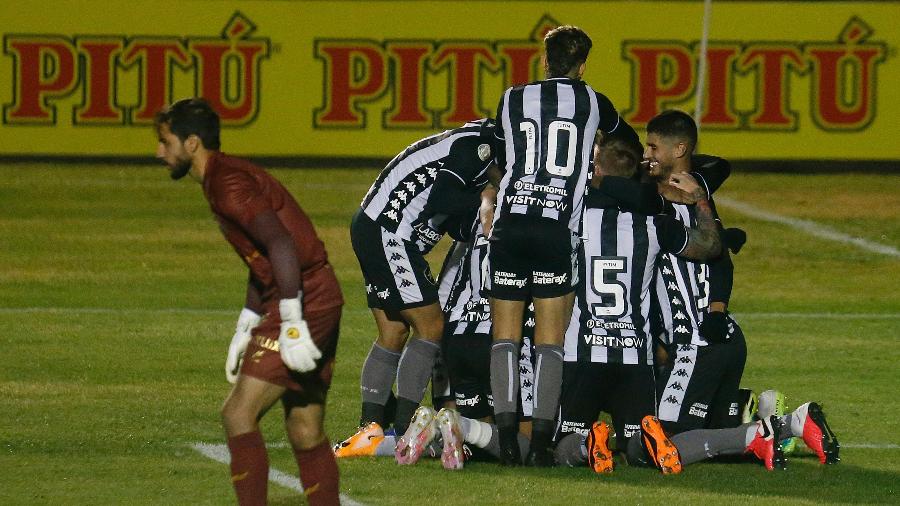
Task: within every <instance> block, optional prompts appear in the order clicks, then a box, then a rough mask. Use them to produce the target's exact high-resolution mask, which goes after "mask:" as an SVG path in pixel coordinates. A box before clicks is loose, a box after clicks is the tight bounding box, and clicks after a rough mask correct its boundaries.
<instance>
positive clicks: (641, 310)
mask: <svg viewBox="0 0 900 506" xmlns="http://www.w3.org/2000/svg"><path fill="white" fill-rule="evenodd" d="M687 240H688V234H687V231H686V230H685V228H684V227H683V226H682V225H681V224H679V223H677V222H676V221H675V220H673V219H671V217H666V216H655V217H647V216H644V215H641V214H635V213H630V212H626V211H620V210H619V209H618V208H616V207H615V206H613V205H608V206H606V207H593V206H589V207H588V209H586V210H585V213H584V243H583V245H584V247H583V248H582V250H581V252H580V253H579V255H580V258H579V263H580V271H581V281H580V282H579V285H578V287H577V288H576V291H575V297H576V300H575V306H574V308H573V311H572V319H571V320H570V322H569V327H568V329H567V330H566V340H565V345H564V349H565V360H566V361H569V362H574V361H582V362H599V363H610V364H636V365H646V364H652V363H653V346H652V338H651V336H652V334H651V333H650V321H649V318H650V308H651V294H652V292H651V289H652V288H653V279H654V274H655V271H656V262H657V259H658V258H659V257H660V255H661V254H662V253H664V252H667V251H670V252H673V253H675V254H677V253H680V252H681V251H682V250H683V249H684V248H685V246H686V245H687Z"/></svg>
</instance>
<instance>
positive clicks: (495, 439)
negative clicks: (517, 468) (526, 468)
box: [484, 427, 531, 462]
mask: <svg viewBox="0 0 900 506" xmlns="http://www.w3.org/2000/svg"><path fill="white" fill-rule="evenodd" d="M517 439H518V440H519V455H521V456H522V460H523V462H524V460H525V456H526V455H528V449H529V448H530V447H531V441H529V440H528V437H527V436H525V434H522V433H521V432H520V433H519V434H518V436H517ZM484 449H485V451H487V452H488V453H490V454H491V455H493V456H494V457H497V458H498V459H499V458H500V431H498V430H496V427H495V430H494V431H493V432H492V433H491V442H490V443H488V445H487V446H485V447H484Z"/></svg>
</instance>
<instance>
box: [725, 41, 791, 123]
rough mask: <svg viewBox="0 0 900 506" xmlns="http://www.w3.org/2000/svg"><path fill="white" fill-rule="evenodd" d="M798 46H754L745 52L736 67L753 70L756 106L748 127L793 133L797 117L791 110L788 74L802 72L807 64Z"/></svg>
mask: <svg viewBox="0 0 900 506" xmlns="http://www.w3.org/2000/svg"><path fill="white" fill-rule="evenodd" d="M800 57H801V53H800V50H799V49H798V48H797V47H791V46H783V45H777V46H775V45H763V44H758V45H753V46H751V47H750V48H749V49H748V50H745V51H744V55H743V57H742V58H741V61H740V62H739V63H738V66H739V67H740V68H741V69H742V70H749V69H753V68H755V69H756V85H757V93H756V97H757V106H756V111H754V112H753V113H752V114H750V126H751V127H755V128H767V129H769V128H771V129H786V130H788V129H789V130H793V129H795V128H796V126H797V114H796V113H795V112H793V111H791V110H790V105H789V103H788V98H790V93H789V89H790V88H789V82H788V77H789V76H788V74H789V72H790V70H791V69H794V70H796V71H797V72H798V73H802V72H803V71H804V70H805V67H806V62H804V61H803V60H802V59H801V58H800Z"/></svg>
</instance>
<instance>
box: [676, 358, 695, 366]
mask: <svg viewBox="0 0 900 506" xmlns="http://www.w3.org/2000/svg"><path fill="white" fill-rule="evenodd" d="M678 363H679V364H692V363H694V361H693V360H691V357H681V358H679V359H678Z"/></svg>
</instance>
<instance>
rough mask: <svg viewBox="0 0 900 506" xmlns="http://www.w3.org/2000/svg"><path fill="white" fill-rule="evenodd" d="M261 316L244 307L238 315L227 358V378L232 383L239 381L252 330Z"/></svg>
mask: <svg viewBox="0 0 900 506" xmlns="http://www.w3.org/2000/svg"><path fill="white" fill-rule="evenodd" d="M260 318H261V317H260V316H259V315H258V314H256V313H254V312H253V311H251V310H249V309H247V308H244V309H242V310H241V315H240V316H239V317H238V321H237V328H236V329H235V331H234V337H232V338H231V344H230V345H228V357H226V358H225V379H227V380H228V382H229V383H231V384H232V385H233V384H235V383H236V382H237V377H238V372H239V371H240V370H241V359H242V358H243V357H244V352H245V351H246V350H247V344H248V343H249V342H250V331H251V330H253V327H256V326H257V325H259V320H260Z"/></svg>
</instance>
